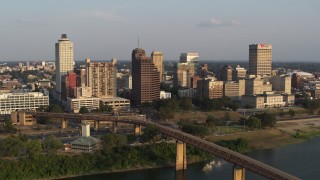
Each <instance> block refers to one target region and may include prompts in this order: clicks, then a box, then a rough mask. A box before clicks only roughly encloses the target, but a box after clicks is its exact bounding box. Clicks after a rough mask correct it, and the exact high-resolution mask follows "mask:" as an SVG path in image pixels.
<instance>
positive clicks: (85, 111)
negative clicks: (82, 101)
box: [79, 106, 89, 114]
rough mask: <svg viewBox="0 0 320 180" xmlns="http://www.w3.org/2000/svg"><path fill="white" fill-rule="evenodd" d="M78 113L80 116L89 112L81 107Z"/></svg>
mask: <svg viewBox="0 0 320 180" xmlns="http://www.w3.org/2000/svg"><path fill="white" fill-rule="evenodd" d="M79 113H80V114H85V113H89V110H88V108H87V107H85V106H82V107H81V108H80V110H79Z"/></svg>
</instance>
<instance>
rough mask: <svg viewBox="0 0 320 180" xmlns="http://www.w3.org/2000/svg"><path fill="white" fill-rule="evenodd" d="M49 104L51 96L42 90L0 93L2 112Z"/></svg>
mask: <svg viewBox="0 0 320 180" xmlns="http://www.w3.org/2000/svg"><path fill="white" fill-rule="evenodd" d="M48 105H49V96H48V95H46V94H43V93H41V92H13V93H3V94H0V114H11V112H13V111H19V110H35V109H37V108H39V107H41V106H48Z"/></svg>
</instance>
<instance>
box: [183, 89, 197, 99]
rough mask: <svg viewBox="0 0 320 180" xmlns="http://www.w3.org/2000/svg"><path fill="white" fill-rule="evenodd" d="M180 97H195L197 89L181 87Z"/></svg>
mask: <svg viewBox="0 0 320 180" xmlns="http://www.w3.org/2000/svg"><path fill="white" fill-rule="evenodd" d="M178 96H179V97H189V98H194V97H196V96H197V89H192V88H191V89H179V90H178Z"/></svg>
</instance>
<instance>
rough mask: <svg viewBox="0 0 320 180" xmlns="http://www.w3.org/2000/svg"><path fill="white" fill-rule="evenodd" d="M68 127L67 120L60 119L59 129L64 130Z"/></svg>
mask: <svg viewBox="0 0 320 180" xmlns="http://www.w3.org/2000/svg"><path fill="white" fill-rule="evenodd" d="M67 127H68V120H67V119H66V118H62V119H61V129H65V128H67Z"/></svg>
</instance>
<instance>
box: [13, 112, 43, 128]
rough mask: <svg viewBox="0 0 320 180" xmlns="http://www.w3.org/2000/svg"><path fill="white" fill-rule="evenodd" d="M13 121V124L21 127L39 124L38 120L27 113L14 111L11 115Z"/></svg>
mask: <svg viewBox="0 0 320 180" xmlns="http://www.w3.org/2000/svg"><path fill="white" fill-rule="evenodd" d="M11 121H12V123H13V124H18V125H21V126H31V125H34V124H36V123H37V120H36V118H34V117H33V116H32V114H30V113H26V111H14V112H12V113H11Z"/></svg>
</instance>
